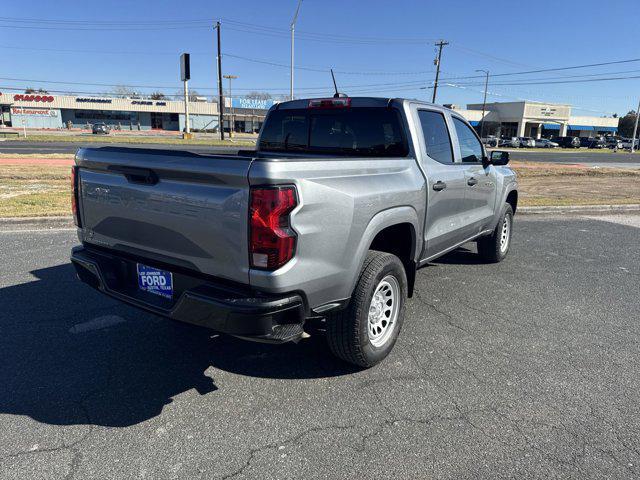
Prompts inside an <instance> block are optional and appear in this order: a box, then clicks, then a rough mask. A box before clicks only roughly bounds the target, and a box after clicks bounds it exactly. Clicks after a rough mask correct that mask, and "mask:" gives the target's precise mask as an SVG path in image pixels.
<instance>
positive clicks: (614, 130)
mask: <svg viewBox="0 0 640 480" xmlns="http://www.w3.org/2000/svg"><path fill="white" fill-rule="evenodd" d="M593 129H594V130H596V131H598V132H617V131H618V127H593Z"/></svg>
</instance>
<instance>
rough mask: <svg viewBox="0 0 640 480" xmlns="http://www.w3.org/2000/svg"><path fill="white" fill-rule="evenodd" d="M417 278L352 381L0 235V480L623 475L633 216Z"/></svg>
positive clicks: (639, 245) (632, 325) (635, 404)
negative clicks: (209, 326) (385, 350)
mask: <svg viewBox="0 0 640 480" xmlns="http://www.w3.org/2000/svg"><path fill="white" fill-rule="evenodd" d="M516 222H517V223H516V229H515V236H514V243H513V247H512V251H511V253H510V255H509V257H507V259H506V260H505V261H504V262H503V263H501V264H498V265H482V264H478V263H477V262H476V257H475V255H474V254H473V248H474V247H473V246H470V247H469V248H463V249H460V250H458V251H456V252H454V253H452V254H449V255H448V256H446V257H445V258H442V259H441V260H439V261H438V262H436V263H434V264H433V265H431V266H429V267H427V268H425V269H423V270H421V271H420V273H419V275H418V279H417V290H418V295H417V297H416V298H414V299H413V301H411V302H410V304H409V306H408V309H407V319H406V321H405V326H404V330H403V332H402V334H401V338H400V340H399V343H398V344H397V346H396V349H395V350H394V352H393V353H392V355H391V356H390V357H389V358H388V359H387V360H386V361H385V362H384V363H382V364H380V365H379V366H377V367H375V368H372V369H370V370H365V371H358V370H355V369H353V368H351V367H349V366H346V365H345V364H342V363H340V362H339V361H337V360H335V359H333V358H332V357H330V356H329V355H328V354H327V352H326V350H325V346H324V343H323V341H322V339H321V338H310V339H308V340H306V341H303V342H301V343H299V344H297V345H286V346H280V347H277V346H269V345H263V344H255V343H246V342H243V341H240V340H237V339H234V338H230V337H221V336H215V335H211V334H210V333H209V332H206V331H203V330H200V329H197V328H193V327H189V326H185V325H180V324H177V323H172V322H170V321H166V320H164V319H161V318H158V317H155V316H153V315H149V314H146V313H141V312H140V311H138V310H135V309H133V308H130V307H127V306H123V305H120V304H119V303H117V302H116V301H113V300H110V299H107V298H105V297H103V296H101V295H99V294H98V293H96V292H94V291H92V290H91V289H90V288H89V287H86V286H84V285H82V284H81V283H79V281H77V280H76V279H75V278H74V275H73V271H72V268H71V267H70V265H69V263H68V254H69V249H70V248H71V247H72V246H73V245H74V244H75V243H76V238H75V233H74V232H73V231H70V230H50V231H31V230H27V231H11V230H7V229H6V227H5V230H4V231H2V232H0V264H1V265H2V267H1V270H0V271H1V272H2V274H1V276H0V312H2V313H0V318H1V321H0V366H1V368H0V385H2V388H1V389H0V425H2V430H1V432H0V478H3V479H11V478H62V477H66V478H72V477H75V478H101V479H102V478H130V477H141V478H225V479H228V478H281V479H284V478H338V479H344V478H358V479H362V478H372V479H373V478H507V477H509V478H513V477H521V478H580V479H583V478H638V477H640V376H639V375H638V372H639V368H640V348H639V338H640V324H639V322H638V319H639V318H640V298H639V293H640V288H639V286H638V284H639V280H640V242H639V241H638V240H639V239H640V216H622V217H615V216H612V217H598V218H586V217H581V218H577V217H537V216H535V217H522V216H520V217H516Z"/></svg>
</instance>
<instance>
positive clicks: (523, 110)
mask: <svg viewBox="0 0 640 480" xmlns="http://www.w3.org/2000/svg"><path fill="white" fill-rule="evenodd" d="M450 107H451V108H453V109H454V110H456V111H458V112H459V113H460V114H462V115H463V116H464V117H465V118H466V119H467V120H468V121H469V122H470V123H471V125H473V126H474V127H475V128H476V130H478V131H480V127H481V123H482V104H481V103H479V104H471V105H467V109H466V110H461V109H458V108H457V107H456V106H455V105H450ZM484 123H485V126H484V133H485V134H487V133H492V134H495V135H498V136H504V137H533V138H541V137H545V138H550V137H552V136H556V137H566V136H574V137H594V136H596V135H612V134H616V133H617V132H618V118H613V117H591V116H578V115H572V113H571V105H563V104H552V103H540V102H530V101H522V102H496V103H487V104H486V107H485V116H484Z"/></svg>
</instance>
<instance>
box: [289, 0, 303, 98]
mask: <svg viewBox="0 0 640 480" xmlns="http://www.w3.org/2000/svg"><path fill="white" fill-rule="evenodd" d="M300 5H302V0H298V6H297V7H296V13H295V14H294V15H293V20H291V72H290V73H289V81H290V84H289V99H290V100H293V38H294V33H295V30H296V21H297V20H298V13H299V12H300Z"/></svg>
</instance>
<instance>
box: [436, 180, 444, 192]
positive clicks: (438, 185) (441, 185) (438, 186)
mask: <svg viewBox="0 0 640 480" xmlns="http://www.w3.org/2000/svg"><path fill="white" fill-rule="evenodd" d="M445 188H447V184H446V183H444V182H443V181H442V180H438V181H437V182H436V183H434V184H433V189H434V190H435V191H436V192H439V191H440V190H444V189H445Z"/></svg>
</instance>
